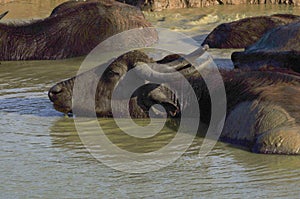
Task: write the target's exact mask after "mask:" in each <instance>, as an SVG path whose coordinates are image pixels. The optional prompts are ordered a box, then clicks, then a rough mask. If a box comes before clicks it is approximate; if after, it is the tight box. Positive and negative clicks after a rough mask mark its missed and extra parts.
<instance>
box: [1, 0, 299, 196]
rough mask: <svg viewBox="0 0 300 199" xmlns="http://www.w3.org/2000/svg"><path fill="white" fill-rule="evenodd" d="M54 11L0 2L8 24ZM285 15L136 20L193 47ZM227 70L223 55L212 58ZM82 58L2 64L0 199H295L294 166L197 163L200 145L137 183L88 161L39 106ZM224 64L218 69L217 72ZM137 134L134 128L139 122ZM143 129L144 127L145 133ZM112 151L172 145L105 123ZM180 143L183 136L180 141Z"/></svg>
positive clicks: (72, 134)
mask: <svg viewBox="0 0 300 199" xmlns="http://www.w3.org/2000/svg"><path fill="white" fill-rule="evenodd" d="M60 2H63V1H53V0H52V1H37V0H32V1H30V0H19V1H11V2H9V3H7V4H3V3H2V2H0V7H1V8H2V9H1V10H3V11H5V10H10V12H9V14H8V16H6V17H5V18H7V19H17V18H23V19H28V18H29V19H30V18H36V17H46V16H47V15H49V14H50V12H51V10H52V8H53V7H55V6H56V5H57V4H59V3H60ZM299 9H300V8H299V7H290V6H276V5H270V6H269V5H266V6H259V5H255V6H249V5H248V6H247V7H245V6H216V7H209V8H205V9H187V10H180V11H178V10H176V11H163V12H159V13H145V15H146V17H147V18H149V19H150V21H152V22H153V24H155V25H157V26H160V27H166V28H170V29H173V30H177V31H181V32H184V33H186V34H188V35H191V36H193V37H194V38H195V39H196V40H198V41H200V40H201V38H202V37H203V36H201V37H199V35H205V34H207V33H208V32H209V31H210V30H211V29H212V28H214V27H215V26H216V25H217V24H219V23H221V22H226V21H231V20H235V19H239V18H242V17H245V16H256V15H262V14H268V15H269V14H273V13H295V14H300V11H299ZM210 52H212V53H213V55H214V56H215V57H216V58H218V60H219V62H220V64H224V65H226V64H227V65H230V64H229V63H227V62H228V58H230V52H231V51H228V50H212V49H210ZM82 60H83V58H76V59H69V60H59V61H21V62H1V65H0V135H1V139H0V179H1V180H0V181H1V183H0V198H40V197H42V198H86V197H88V198H119V197H122V198H124V197H128V198H137V197H144V198H153V197H156V198H174V197H181V198H227V197H228V198H245V197H246V198H257V197H263V198H276V197H277V198H283V197H290V198H295V197H298V195H299V192H300V190H299V180H300V169H299V165H300V157H299V156H280V155H260V154H253V153H250V152H247V151H244V150H241V149H237V148H234V147H232V146H230V145H228V144H224V143H217V145H216V146H215V147H214V149H213V150H212V151H211V152H210V153H209V155H208V156H207V157H206V158H204V159H201V158H199V157H198V152H199V150H200V146H201V143H202V141H203V139H202V138H199V137H197V138H196V139H194V142H193V143H192V145H191V146H190V147H189V149H188V150H187V151H186V152H185V154H184V155H183V156H181V157H180V158H179V159H178V160H177V161H175V162H174V163H173V164H171V165H169V166H168V167H166V168H163V169H161V170H158V171H155V172H151V173H145V174H127V173H122V172H119V171H116V170H113V169H111V168H109V167H107V166H105V165H104V164H102V163H101V162H98V161H97V160H95V159H94V158H93V157H92V156H91V155H90V153H88V151H87V149H86V148H85V147H84V146H83V144H82V142H81V140H80V138H79V137H78V133H77V132H76V129H75V126H74V120H73V118H64V117H63V115H62V114H61V113H58V112H56V111H55V110H54V109H53V107H52V105H51V103H50V101H49V100H48V97H47V91H48V89H49V88H50V87H51V86H52V85H53V84H54V83H56V82H58V81H61V80H63V79H66V78H69V77H71V76H73V75H75V74H76V72H77V69H78V67H79V66H80V63H81V61H82ZM225 62H226V63H225ZM138 122H140V123H141V124H142V123H143V121H138ZM144 124H145V123H144ZM101 125H103V126H104V127H105V129H106V131H107V136H109V137H110V138H111V140H113V142H115V143H116V144H117V145H118V146H120V147H123V148H125V149H128V150H131V151H136V152H141V151H143V152H147V151H151V150H154V149H157V148H159V147H161V146H164V145H165V143H167V142H168V141H169V139H171V138H172V136H173V135H174V132H173V131H171V130H167V129H165V131H163V133H162V134H161V135H160V136H157V137H156V138H155V139H153V140H148V141H150V142H147V143H146V142H141V140H134V139H131V138H130V137H129V136H126V135H124V134H120V132H119V131H118V130H117V129H116V128H115V124H114V123H113V121H112V120H110V119H105V120H102V121H101ZM187 136H188V135H187Z"/></svg>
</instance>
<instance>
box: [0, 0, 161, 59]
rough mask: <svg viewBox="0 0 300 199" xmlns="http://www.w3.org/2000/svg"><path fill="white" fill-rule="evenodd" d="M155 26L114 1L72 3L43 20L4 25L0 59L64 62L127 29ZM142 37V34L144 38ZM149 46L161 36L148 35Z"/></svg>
mask: <svg viewBox="0 0 300 199" xmlns="http://www.w3.org/2000/svg"><path fill="white" fill-rule="evenodd" d="M145 27H151V24H150V23H149V22H147V21H146V19H145V18H144V15H143V13H142V12H141V11H140V10H139V9H137V8H135V7H133V6H130V5H126V4H123V3H119V2H115V1H112V0H103V1H88V2H78V1H70V2H66V3H63V4H62V5H60V6H58V7H57V8H55V9H54V10H53V12H52V14H51V15H50V16H49V17H47V18H45V19H41V20H35V21H32V22H29V23H22V24H11V23H10V24H6V23H1V24H0V37H1V38H0V60H36V59H39V60H40V59H64V58H70V57H76V56H83V55H86V54H88V53H89V52H90V51H91V50H92V49H93V48H94V47H96V46H97V45H98V44H99V43H100V42H102V41H104V40H105V39H107V38H108V37H110V36H112V35H115V34H117V33H120V32H123V31H125V30H130V29H134V28H145ZM140 36H141V35H140ZM145 37H147V39H149V41H148V42H149V44H151V43H153V42H155V41H156V40H157V33H156V32H155V31H154V30H153V29H149V30H147V31H146V33H145Z"/></svg>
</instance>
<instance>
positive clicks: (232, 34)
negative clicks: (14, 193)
mask: <svg viewBox="0 0 300 199" xmlns="http://www.w3.org/2000/svg"><path fill="white" fill-rule="evenodd" d="M299 20H300V17H299V16H296V15H291V14H275V15H271V16H260V17H250V18H245V19H241V20H238V21H234V22H230V23H223V24H221V25H219V26H217V27H216V28H215V29H214V30H213V31H212V32H211V33H210V34H209V35H208V36H207V37H206V39H205V40H204V42H203V44H202V45H204V44H208V45H209V47H210V48H246V47H247V46H250V45H252V44H254V43H255V42H256V41H258V40H259V39H260V38H261V37H262V36H263V35H264V34H265V33H266V32H268V31H269V30H271V29H273V28H276V27H278V26H281V25H286V24H289V23H292V22H295V21H299ZM280 38H281V37H280Z"/></svg>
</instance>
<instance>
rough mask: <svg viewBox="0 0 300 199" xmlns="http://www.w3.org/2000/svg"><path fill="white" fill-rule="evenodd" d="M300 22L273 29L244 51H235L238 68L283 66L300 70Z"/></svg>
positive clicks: (234, 59) (283, 67) (234, 56)
mask: <svg viewBox="0 0 300 199" xmlns="http://www.w3.org/2000/svg"><path fill="white" fill-rule="evenodd" d="M299 41H300V22H295V23H291V24H288V25H285V26H280V27H278V28H275V29H272V30H271V31H269V32H268V33H266V34H265V35H264V36H263V37H262V38H261V39H260V40H259V41H258V42H257V43H255V44H253V45H252V46H249V47H248V48H246V50H245V51H244V52H234V53H233V54H232V56H231V59H232V61H233V63H234V66H235V67H236V68H242V69H251V70H257V69H262V68H281V69H288V70H291V71H295V72H298V73H299V72H300V42H299Z"/></svg>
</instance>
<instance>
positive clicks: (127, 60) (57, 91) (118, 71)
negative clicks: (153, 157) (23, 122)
mask: <svg viewBox="0 0 300 199" xmlns="http://www.w3.org/2000/svg"><path fill="white" fill-rule="evenodd" d="M205 50H206V49H202V48H199V49H198V50H196V51H194V52H192V53H191V54H190V55H189V56H187V57H190V58H191V57H198V56H199V55H201V54H202V53H204V52H205ZM143 63H147V64H154V66H158V68H157V69H159V68H161V69H162V70H163V71H161V72H163V73H158V72H155V71H154V70H153V69H150V68H148V69H147V68H144V67H143ZM166 63H167V64H169V65H172V64H173V65H174V66H172V67H170V68H168V67H166V68H163V66H165V64H166ZM137 64H141V65H140V66H139V67H138V66H137ZM190 66H191V65H190V63H188V62H187V61H186V60H185V59H182V58H181V56H179V55H168V56H166V57H165V58H164V59H162V60H159V61H154V60H153V59H152V58H150V57H149V56H148V55H146V54H145V53H143V52H142V51H137V50H136V51H131V52H128V53H126V54H124V55H122V56H120V57H118V58H117V59H116V60H114V61H113V62H112V63H111V64H110V65H109V66H108V68H107V69H105V71H104V72H103V75H102V76H101V78H100V80H99V82H98V83H97V84H98V85H97V90H96V97H95V111H96V114H97V116H99V117H111V116H112V110H111V99H112V93H113V91H114V89H115V87H116V85H117V84H118V83H119V81H120V80H121V78H123V76H124V75H125V74H126V73H127V72H128V71H129V70H131V69H132V68H135V69H136V71H137V72H138V76H137V78H141V80H142V81H143V80H147V78H148V80H154V79H163V78H165V77H166V76H167V75H168V74H167V73H168V72H169V71H173V70H179V71H181V72H182V73H183V74H185V75H187V76H188V75H189V74H191V73H192V72H193V71H195V70H194V69H193V68H191V67H190ZM102 68H103V66H99V67H96V68H94V69H92V70H90V71H87V72H85V73H83V74H80V75H79V76H76V77H72V78H70V79H68V80H66V81H62V82H60V83H58V84H56V85H55V86H53V87H52V88H51V89H50V90H49V93H48V95H49V98H50V100H51V101H52V102H53V105H54V108H55V109H56V110H58V111H60V112H63V113H66V114H67V113H70V112H72V95H73V86H74V81H75V79H76V78H77V79H79V80H80V81H82V82H83V84H86V82H87V81H89V80H90V79H92V78H94V77H95V75H96V76H98V75H99V74H101V72H100V71H101V70H102ZM79 80H78V81H79ZM134 81H135V82H134V83H136V82H137V81H138V80H136V79H134ZM83 86H84V87H83V88H82V93H84V92H86V90H88V88H90V86H86V87H85V85H83ZM150 88H152V91H151V92H150ZM145 90H148V93H150V95H149V98H148V100H146V99H147V98H145V97H144V94H142V93H146V91H145ZM91 92H92V91H87V93H91ZM170 93H171V91H170V90H169V89H167V88H165V87H163V86H157V85H156V84H154V85H152V84H149V85H147V86H145V87H143V89H138V90H137V91H135V93H134V94H133V96H132V98H131V102H130V104H131V107H132V110H131V111H130V113H131V115H132V116H133V117H144V116H145V115H148V111H149V110H148V109H147V107H151V106H152V105H153V102H159V103H158V104H161V105H163V106H170V107H174V106H175V104H176V103H175V102H176V100H175V101H174V98H173V97H171V98H172V99H169V98H170ZM82 95H84V94H82ZM164 96H165V97H164ZM171 96H173V95H171ZM124 99H125V98H124ZM141 99H143V101H144V105H141V103H137V102H138V101H141ZM163 99H164V100H163ZM83 103H84V102H83ZM147 103H148V105H147V106H146V105H145V104H147ZM150 104H151V106H150ZM139 106H143V107H144V108H140V107H139ZM145 107H146V108H145ZM77 108H78V107H77ZM80 108H84V107H80ZM177 108H178V107H176V108H175V109H174V110H170V111H169V113H170V114H171V115H175V114H176V112H178V110H177ZM91 111H94V110H91ZM122 111H123V110H119V115H121V116H122V115H123V113H122ZM87 112H90V111H89V110H87ZM148 116H149V115H148Z"/></svg>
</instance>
